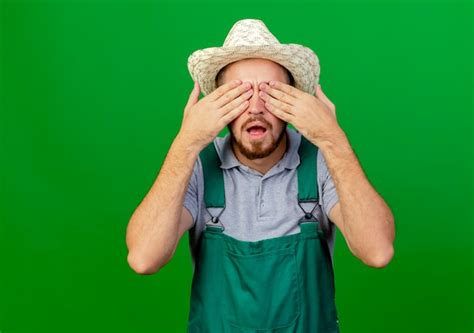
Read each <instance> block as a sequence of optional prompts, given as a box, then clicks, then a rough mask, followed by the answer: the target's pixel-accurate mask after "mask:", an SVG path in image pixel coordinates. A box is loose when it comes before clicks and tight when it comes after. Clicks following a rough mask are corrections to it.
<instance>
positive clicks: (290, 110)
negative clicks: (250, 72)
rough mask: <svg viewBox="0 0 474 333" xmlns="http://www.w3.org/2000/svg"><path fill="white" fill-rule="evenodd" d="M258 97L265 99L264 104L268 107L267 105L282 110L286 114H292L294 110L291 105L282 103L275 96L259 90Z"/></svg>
mask: <svg viewBox="0 0 474 333" xmlns="http://www.w3.org/2000/svg"><path fill="white" fill-rule="evenodd" d="M259 95H260V97H261V98H262V99H263V100H264V101H265V106H266V107H267V108H268V106H269V105H271V106H273V107H275V108H277V109H279V110H281V111H284V112H286V113H288V114H291V115H293V114H294V112H293V107H292V106H291V105H289V104H286V103H283V102H281V101H279V100H277V99H275V98H273V97H272V96H270V95H268V94H267V93H265V92H263V91H261V92H260V93H259Z"/></svg>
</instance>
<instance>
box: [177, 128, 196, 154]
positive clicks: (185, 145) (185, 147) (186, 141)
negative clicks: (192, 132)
mask: <svg viewBox="0 0 474 333" xmlns="http://www.w3.org/2000/svg"><path fill="white" fill-rule="evenodd" d="M173 145H174V146H176V147H177V148H178V149H180V150H182V151H184V152H185V153H186V154H190V155H191V156H197V155H199V153H200V152H201V150H203V149H204V147H202V146H201V145H199V144H196V140H193V139H192V138H190V137H189V136H188V135H186V134H185V133H182V132H179V133H178V135H177V136H176V138H175V139H174V141H173Z"/></svg>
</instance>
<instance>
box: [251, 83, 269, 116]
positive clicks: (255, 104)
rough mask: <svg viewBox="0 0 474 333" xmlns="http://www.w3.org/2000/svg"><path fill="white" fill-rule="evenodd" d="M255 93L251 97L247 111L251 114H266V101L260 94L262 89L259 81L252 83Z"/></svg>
mask: <svg viewBox="0 0 474 333" xmlns="http://www.w3.org/2000/svg"><path fill="white" fill-rule="evenodd" d="M252 89H253V94H252V96H251V97H250V98H249V106H248V109H247V112H248V113H249V114H264V113H265V112H267V109H266V108H265V101H264V100H263V99H262V98H261V97H260V96H259V92H260V89H259V87H258V83H256V82H253V83H252Z"/></svg>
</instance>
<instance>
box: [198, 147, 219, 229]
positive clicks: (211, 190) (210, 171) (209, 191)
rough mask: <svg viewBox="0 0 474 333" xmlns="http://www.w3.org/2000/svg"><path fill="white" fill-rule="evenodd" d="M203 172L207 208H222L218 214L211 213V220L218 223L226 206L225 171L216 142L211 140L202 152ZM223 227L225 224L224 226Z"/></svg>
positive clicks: (200, 154)
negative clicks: (222, 167)
mask: <svg viewBox="0 0 474 333" xmlns="http://www.w3.org/2000/svg"><path fill="white" fill-rule="evenodd" d="M199 158H200V159H201V164H202V172H203V175H204V202H205V204H206V209H207V208H222V210H221V211H220V213H219V214H218V215H217V216H213V215H212V214H211V213H210V212H209V210H208V212H209V215H211V222H212V223H213V224H217V223H218V222H219V216H220V215H221V214H222V212H223V211H224V208H225V189H224V173H223V172H222V170H221V167H220V165H221V161H220V158H219V155H218V154H217V150H216V147H215V146H214V142H211V143H210V144H209V145H207V146H206V148H204V149H203V150H202V151H201V152H200V153H199ZM222 227H223V226H222Z"/></svg>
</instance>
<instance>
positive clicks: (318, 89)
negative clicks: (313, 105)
mask: <svg viewBox="0 0 474 333" xmlns="http://www.w3.org/2000/svg"><path fill="white" fill-rule="evenodd" d="M316 97H317V98H318V99H320V100H321V102H323V103H324V104H326V105H327V106H328V107H329V108H330V109H331V111H333V112H335V107H334V104H333V102H331V101H330V100H329V98H327V96H326V95H325V94H324V92H323V90H322V88H321V85H320V84H318V85H317V86H316Z"/></svg>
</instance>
